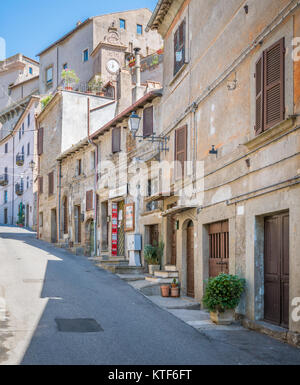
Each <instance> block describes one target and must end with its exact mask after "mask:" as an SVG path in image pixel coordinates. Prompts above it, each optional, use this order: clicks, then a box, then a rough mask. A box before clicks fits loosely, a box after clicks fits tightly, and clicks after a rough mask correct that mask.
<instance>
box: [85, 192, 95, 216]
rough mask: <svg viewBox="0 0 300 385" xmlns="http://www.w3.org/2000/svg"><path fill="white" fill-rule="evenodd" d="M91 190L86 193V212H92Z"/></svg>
mask: <svg viewBox="0 0 300 385" xmlns="http://www.w3.org/2000/svg"><path fill="white" fill-rule="evenodd" d="M93 206H94V205H93V190H90V191H87V192H86V211H91V210H93Z"/></svg>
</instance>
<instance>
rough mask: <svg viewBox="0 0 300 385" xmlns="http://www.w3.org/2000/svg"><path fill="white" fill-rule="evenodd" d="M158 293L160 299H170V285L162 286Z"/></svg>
mask: <svg viewBox="0 0 300 385" xmlns="http://www.w3.org/2000/svg"><path fill="white" fill-rule="evenodd" d="M160 292H161V296H162V297H170V285H162V286H161V287H160Z"/></svg>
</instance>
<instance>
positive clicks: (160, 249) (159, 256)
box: [156, 241, 165, 265]
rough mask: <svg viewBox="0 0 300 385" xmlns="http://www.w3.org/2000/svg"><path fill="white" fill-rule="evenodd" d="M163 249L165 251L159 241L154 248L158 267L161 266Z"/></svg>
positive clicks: (162, 243)
mask: <svg viewBox="0 0 300 385" xmlns="http://www.w3.org/2000/svg"><path fill="white" fill-rule="evenodd" d="M164 249H165V244H164V242H163V241H160V242H159V243H158V245H157V246H156V255H157V259H158V262H159V264H160V265H161V261H162V259H163V256H164Z"/></svg>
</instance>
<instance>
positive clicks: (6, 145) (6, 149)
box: [5, 143, 8, 154]
mask: <svg viewBox="0 0 300 385" xmlns="http://www.w3.org/2000/svg"><path fill="white" fill-rule="evenodd" d="M7 153H8V143H5V154H7Z"/></svg>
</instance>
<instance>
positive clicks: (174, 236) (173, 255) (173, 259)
mask: <svg viewBox="0 0 300 385" xmlns="http://www.w3.org/2000/svg"><path fill="white" fill-rule="evenodd" d="M171 228H172V233H171V237H172V238H171V245H172V246H171V247H172V248H171V265H173V266H176V262H177V255H176V254H177V229H176V220H175V218H174V217H172V218H171Z"/></svg>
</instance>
